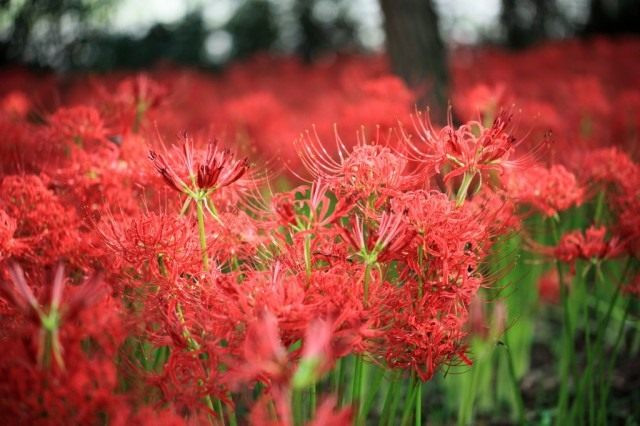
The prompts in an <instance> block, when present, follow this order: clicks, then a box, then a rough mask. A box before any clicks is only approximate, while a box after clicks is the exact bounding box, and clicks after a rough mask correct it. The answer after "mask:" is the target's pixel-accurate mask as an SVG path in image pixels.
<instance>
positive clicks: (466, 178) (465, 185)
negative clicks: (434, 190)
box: [456, 172, 476, 207]
mask: <svg viewBox="0 0 640 426" xmlns="http://www.w3.org/2000/svg"><path fill="white" fill-rule="evenodd" d="M475 175H476V174H475V173H470V172H465V173H464V175H463V176H462V183H461V184H460V188H458V193H457V194H456V206H457V207H460V206H461V205H463V204H464V201H465V200H466V199H467V193H468V192H469V185H471V181H473V177H474V176H475Z"/></svg>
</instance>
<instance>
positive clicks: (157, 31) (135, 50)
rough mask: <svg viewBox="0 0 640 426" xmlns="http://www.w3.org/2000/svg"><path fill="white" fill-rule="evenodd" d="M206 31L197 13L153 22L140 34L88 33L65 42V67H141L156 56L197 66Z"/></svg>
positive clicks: (200, 59)
mask: <svg viewBox="0 0 640 426" xmlns="http://www.w3.org/2000/svg"><path fill="white" fill-rule="evenodd" d="M206 37H207V31H206V29H205V26H204V23H203V22H202V16H201V14H200V13H197V12H194V13H189V14H187V15H186V16H185V17H184V18H183V19H182V20H181V21H179V22H178V23H176V24H173V25H165V24H156V25H154V26H153V27H151V29H150V30H149V31H148V32H147V34H146V35H145V36H144V37H142V38H134V37H131V36H128V35H113V34H103V33H95V34H94V33H89V34H86V35H84V36H83V37H81V38H78V39H77V40H75V41H74V42H73V43H72V44H71V45H70V46H69V65H68V68H74V69H93V70H101V71H106V70H111V69H114V68H127V69H136V68H145V67H148V66H150V65H153V64H154V63H156V62H157V61H158V60H166V61H170V62H174V63H179V64H186V65H191V66H199V65H202V64H203V63H204V60H203V56H204V55H203V45H204V40H205V39H206Z"/></svg>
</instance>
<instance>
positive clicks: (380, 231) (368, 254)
mask: <svg viewBox="0 0 640 426" xmlns="http://www.w3.org/2000/svg"><path fill="white" fill-rule="evenodd" d="M405 220H406V218H405V216H404V215H403V214H401V213H387V212H384V213H382V215H381V216H380V218H379V222H378V223H377V224H376V225H377V227H376V229H370V228H367V229H366V230H365V226H364V223H363V221H362V219H360V216H357V215H356V216H355V223H354V225H353V227H352V228H351V230H348V229H346V228H344V227H340V229H341V231H342V232H341V233H342V235H343V237H344V238H345V240H346V241H348V242H349V244H351V246H352V247H353V248H354V249H356V250H357V254H358V255H359V256H361V258H362V260H363V262H364V263H367V264H371V265H373V264H375V263H376V262H378V261H383V260H387V259H390V258H393V257H397V256H401V252H402V250H403V249H404V248H405V247H406V246H407V245H408V244H409V243H410V242H411V239H412V238H413V236H414V233H413V232H411V231H410V230H409V229H408V227H407V224H406V222H405Z"/></svg>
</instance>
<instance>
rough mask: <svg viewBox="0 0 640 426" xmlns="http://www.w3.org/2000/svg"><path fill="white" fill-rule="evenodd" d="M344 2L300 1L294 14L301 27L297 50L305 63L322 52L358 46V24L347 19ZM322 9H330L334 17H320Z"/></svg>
mask: <svg viewBox="0 0 640 426" xmlns="http://www.w3.org/2000/svg"><path fill="white" fill-rule="evenodd" d="M344 5H345V2H344V1H342V0H321V1H318V0H296V3H295V6H294V10H293V11H294V15H295V18H296V20H297V22H298V25H299V27H300V39H299V41H298V43H297V48H296V51H297V53H298V54H299V55H300V57H302V59H303V60H304V61H305V62H311V61H313V60H314V59H316V58H317V57H318V56H319V55H321V54H322V53H326V52H330V51H336V50H343V49H346V48H350V47H354V46H355V45H356V44H357V43H356V40H357V35H356V30H355V26H356V24H355V22H354V21H353V20H352V19H351V18H350V17H349V16H347V14H346V12H345V10H344ZM319 6H324V7H330V8H331V9H332V11H333V12H334V13H333V16H332V17H331V18H328V17H324V19H322V18H321V17H319V16H318V13H317V10H318V7H319Z"/></svg>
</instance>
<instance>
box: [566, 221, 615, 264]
mask: <svg viewBox="0 0 640 426" xmlns="http://www.w3.org/2000/svg"><path fill="white" fill-rule="evenodd" d="M606 232H607V229H606V228H605V227H595V226H591V227H589V228H588V229H587V230H586V231H585V232H584V233H582V232H581V231H573V232H569V233H567V234H565V235H563V236H562V238H561V239H560V242H559V243H558V245H557V246H556V247H555V248H554V249H553V255H554V256H555V257H556V258H558V259H559V260H561V261H563V262H566V263H574V262H575V261H576V260H577V259H584V260H595V259H597V260H603V259H610V258H613V257H616V256H619V255H621V254H622V253H623V252H624V250H625V245H624V243H623V242H621V241H620V239H619V238H618V237H616V236H614V237H612V238H611V239H609V240H608V241H605V234H606Z"/></svg>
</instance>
